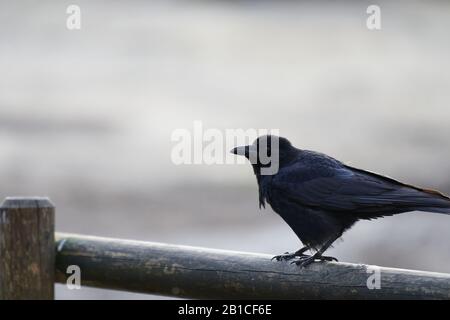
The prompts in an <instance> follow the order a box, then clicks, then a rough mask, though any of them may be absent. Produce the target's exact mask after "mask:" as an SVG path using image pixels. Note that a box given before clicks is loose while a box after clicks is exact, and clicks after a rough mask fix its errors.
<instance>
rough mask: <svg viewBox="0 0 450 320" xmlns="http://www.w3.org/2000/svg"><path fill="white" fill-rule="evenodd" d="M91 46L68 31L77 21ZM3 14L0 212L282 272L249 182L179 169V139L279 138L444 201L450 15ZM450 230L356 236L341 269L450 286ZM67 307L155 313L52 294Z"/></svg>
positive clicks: (439, 11)
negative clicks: (254, 131)
mask: <svg viewBox="0 0 450 320" xmlns="http://www.w3.org/2000/svg"><path fill="white" fill-rule="evenodd" d="M71 4H76V5H78V6H80V8H81V30H73V31H70V30H68V29H67V28H66V19H67V17H68V14H67V13H66V9H67V7H68V6H69V5H71ZM370 4H374V3H373V2H367V1H349V2H339V3H335V2H331V1H330V2H328V1H305V2H284V1H187V0H186V1H137V0H130V1H111V0H109V1H98V0H97V1H92V0H90V1H80V0H76V1H75V0H74V1H65V0H62V1H56V2H55V1H39V2H35V1H12V2H11V1H5V0H1V2H0V9H1V10H0V39H1V41H0V75H1V76H0V147H1V153H0V197H1V198H2V199H3V198H4V197H6V196H12V195H40V196H49V197H50V198H51V199H52V201H53V202H54V203H55V204H56V207H57V221H56V222H57V229H58V231H64V232H73V233H83V234H92V235H98V236H108V237H119V238H128V239H137V240H147V241H157V242H168V243H174V244H185V245H195V246H206V247H214V248H222V249H232V250H243V251H253V252H262V253H270V254H274V255H275V254H279V253H282V252H285V251H288V250H289V251H293V250H296V249H298V248H299V246H300V243H299V241H298V240H297V239H296V237H295V235H294V233H293V232H291V231H290V229H289V227H288V226H287V225H285V223H284V222H283V221H282V220H281V218H279V217H278V216H277V215H276V214H275V213H274V212H273V211H272V210H271V209H270V208H268V209H266V210H262V211H260V210H259V209H258V200H257V188H256V180H255V178H254V176H253V172H252V169H251V167H250V166H249V165H248V164H247V165H179V166H176V165H174V164H173V163H172V161H171V150H172V148H173V146H174V145H175V143H174V142H172V141H171V134H172V132H173V131H174V130H175V129H178V128H185V129H188V130H192V129H193V121H194V120H201V121H202V122H203V125H204V128H205V129H207V128H217V129H220V130H224V129H227V128H230V129H234V128H243V129H247V128H278V129H280V133H281V135H283V136H286V137H288V138H289V139H290V140H291V141H292V142H293V143H294V145H296V146H297V147H300V148H305V149H312V150H316V151H321V152H324V153H327V154H329V155H331V156H334V157H336V158H338V159H340V160H342V161H345V162H347V163H349V164H351V165H353V166H356V167H361V168H365V169H369V170H372V171H376V172H380V173H384V174H387V175H389V176H392V177H395V178H397V179H400V180H404V181H405V182H409V183H412V184H418V185H421V186H424V187H430V188H436V189H439V190H441V191H443V192H444V193H450V161H449V159H450V139H449V137H450V60H449V58H448V57H450V38H449V37H448V29H449V27H450V25H449V22H450V19H449V15H450V3H448V2H445V1H427V2H425V1H398V2H396V3H392V2H384V1H377V3H375V4H378V5H379V6H380V7H381V27H382V29H381V30H379V31H371V30H368V29H367V27H366V19H367V17H368V14H367V13H366V9H367V7H368V5H370ZM449 231H450V216H445V215H439V214H430V213H419V212H415V213H412V214H403V215H398V216H395V217H388V218H385V219H380V220H375V221H371V222H359V223H358V224H357V225H356V226H355V227H354V228H353V229H352V230H350V231H349V232H347V233H346V234H345V235H344V237H343V241H339V242H337V243H336V245H335V247H334V248H333V249H331V250H329V252H328V253H329V254H330V255H333V256H336V257H338V258H339V259H340V260H341V261H347V262H355V263H369V264H377V265H383V266H389V267H401V268H408V269H421V270H429V271H438V272H450V232H449ZM57 298H59V299H78V298H86V299H91V298H106V299H119V298H123V299H127V298H142V299H148V298H158V297H154V296H148V295H138V294H129V293H124V292H115V291H106V290H95V289H89V288H84V287H83V288H82V289H81V290H74V291H70V290H68V289H66V288H65V287H64V286H60V285H58V287H57Z"/></svg>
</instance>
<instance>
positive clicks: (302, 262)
mask: <svg viewBox="0 0 450 320" xmlns="http://www.w3.org/2000/svg"><path fill="white" fill-rule="evenodd" d="M335 240H336V239H333V240H329V241H327V242H326V243H325V244H324V245H323V246H322V247H321V248H320V249H319V250H318V251H317V252H316V253H315V254H313V255H312V256H302V257H300V258H299V259H298V260H295V261H292V262H291V263H295V264H296V265H298V266H300V267H301V268H304V267H306V266H308V265H310V264H311V263H313V262H314V261H315V260H319V261H338V259H336V258H334V257H329V256H323V255H322V253H324V252H325V251H326V250H327V249H328V248H329V247H330V246H331V244H332V243H333V242H334V241H335Z"/></svg>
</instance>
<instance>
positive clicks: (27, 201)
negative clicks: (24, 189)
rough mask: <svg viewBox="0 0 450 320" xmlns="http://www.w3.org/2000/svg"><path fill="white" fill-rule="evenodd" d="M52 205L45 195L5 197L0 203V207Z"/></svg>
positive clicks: (17, 207)
mask: <svg viewBox="0 0 450 320" xmlns="http://www.w3.org/2000/svg"><path fill="white" fill-rule="evenodd" d="M54 207H55V205H54V204H53V203H52V202H51V201H50V199H49V198H47V197H6V198H5V200H4V201H3V202H2V204H1V205H0V208H4V209H19V208H54Z"/></svg>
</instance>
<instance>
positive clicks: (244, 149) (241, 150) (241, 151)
mask: <svg viewBox="0 0 450 320" xmlns="http://www.w3.org/2000/svg"><path fill="white" fill-rule="evenodd" d="M230 152H231V153H233V154H237V155H238V156H245V157H247V158H248V157H249V155H251V154H256V150H254V147H253V146H241V147H236V148H233V149H231V151H230Z"/></svg>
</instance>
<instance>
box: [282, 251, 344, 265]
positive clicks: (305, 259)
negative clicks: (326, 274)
mask: <svg viewBox="0 0 450 320" xmlns="http://www.w3.org/2000/svg"><path fill="white" fill-rule="evenodd" d="M315 260H318V261H319V262H324V261H338V259H336V258H335V257H329V256H322V255H317V254H315V255H312V256H304V257H300V258H299V259H297V260H294V261H292V262H291V263H295V264H296V265H298V266H299V267H300V268H305V267H306V266H308V265H310V264H311V263H313V262H314V261H315Z"/></svg>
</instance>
